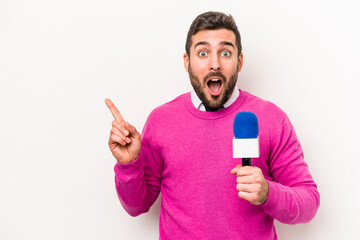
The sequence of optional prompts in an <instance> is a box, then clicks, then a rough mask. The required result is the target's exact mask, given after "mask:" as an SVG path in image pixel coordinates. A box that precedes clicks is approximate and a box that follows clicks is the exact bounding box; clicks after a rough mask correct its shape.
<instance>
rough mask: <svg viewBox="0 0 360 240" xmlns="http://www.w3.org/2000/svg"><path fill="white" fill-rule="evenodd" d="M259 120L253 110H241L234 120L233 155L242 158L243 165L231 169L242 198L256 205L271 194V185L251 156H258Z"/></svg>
mask: <svg viewBox="0 0 360 240" xmlns="http://www.w3.org/2000/svg"><path fill="white" fill-rule="evenodd" d="M258 134H259V126H258V120H257V117H256V115H255V114H254V113H252V112H239V113H238V114H237V115H236V116H235V120H234V136H235V138H234V139H233V157H234V158H242V165H237V166H236V167H235V168H234V169H232V170H231V173H232V174H234V175H236V176H237V178H236V182H237V185H236V190H237V191H238V195H239V197H240V198H242V199H245V200H247V201H249V202H250V203H252V204H254V205H260V204H263V203H264V202H265V201H266V199H267V197H268V194H269V185H268V183H267V181H266V179H265V178H264V175H263V174H262V171H261V169H260V168H258V167H251V166H252V159H251V158H258V157H259V155H260V152H259V137H258Z"/></svg>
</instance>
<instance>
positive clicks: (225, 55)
mask: <svg viewBox="0 0 360 240" xmlns="http://www.w3.org/2000/svg"><path fill="white" fill-rule="evenodd" d="M221 56H223V57H229V56H230V52H229V51H223V52H222V53H221Z"/></svg>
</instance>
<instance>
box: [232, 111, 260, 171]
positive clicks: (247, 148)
mask: <svg viewBox="0 0 360 240" xmlns="http://www.w3.org/2000/svg"><path fill="white" fill-rule="evenodd" d="M258 136H259V125H258V120H257V117H256V115H255V114H254V113H252V112H239V113H238V114H236V116H235V119H234V139H233V158H242V165H243V166H251V165H252V160H251V158H258V157H259V156H260V151H259V137H258Z"/></svg>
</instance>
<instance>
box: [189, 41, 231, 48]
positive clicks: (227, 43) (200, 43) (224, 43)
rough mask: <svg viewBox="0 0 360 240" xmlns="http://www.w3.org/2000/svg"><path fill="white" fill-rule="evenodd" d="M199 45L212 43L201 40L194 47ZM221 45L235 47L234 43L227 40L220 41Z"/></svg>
mask: <svg viewBox="0 0 360 240" xmlns="http://www.w3.org/2000/svg"><path fill="white" fill-rule="evenodd" d="M199 45H204V46H209V45H210V43H209V42H206V41H201V42H198V43H196V44H195V46H194V48H196V47H197V46H199ZM219 45H221V46H231V47H233V48H235V47H234V44H232V43H231V42H227V41H222V42H220V43H219Z"/></svg>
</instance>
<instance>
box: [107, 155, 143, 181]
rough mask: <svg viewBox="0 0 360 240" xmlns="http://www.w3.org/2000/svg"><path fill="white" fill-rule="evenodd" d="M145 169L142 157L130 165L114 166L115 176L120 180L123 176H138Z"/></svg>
mask: <svg viewBox="0 0 360 240" xmlns="http://www.w3.org/2000/svg"><path fill="white" fill-rule="evenodd" d="M141 169H143V163H142V161H141V159H140V156H139V157H138V158H137V159H135V161H132V162H129V163H119V162H116V164H115V166H114V171H115V175H116V176H117V177H118V178H121V177H123V176H126V175H127V176H131V175H133V174H138V173H139V172H140V170H141Z"/></svg>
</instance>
